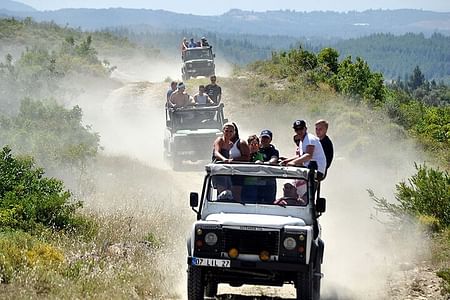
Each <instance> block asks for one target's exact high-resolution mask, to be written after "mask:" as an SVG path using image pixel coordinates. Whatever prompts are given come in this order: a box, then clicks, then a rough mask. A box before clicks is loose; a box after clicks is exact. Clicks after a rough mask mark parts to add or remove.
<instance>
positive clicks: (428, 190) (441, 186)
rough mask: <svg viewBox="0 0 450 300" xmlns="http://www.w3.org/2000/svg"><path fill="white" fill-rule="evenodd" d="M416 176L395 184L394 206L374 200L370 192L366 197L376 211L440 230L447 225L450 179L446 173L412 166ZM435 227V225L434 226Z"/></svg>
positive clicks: (383, 201) (448, 220)
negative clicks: (425, 222) (429, 223)
mask: <svg viewBox="0 0 450 300" xmlns="http://www.w3.org/2000/svg"><path fill="white" fill-rule="evenodd" d="M415 167H416V170H417V173H416V174H415V175H413V176H412V177H411V178H409V179H408V182H400V183H399V184H397V185H396V194H395V199H396V200H397V202H398V204H397V203H389V202H388V201H387V200H386V199H384V198H378V197H376V196H375V195H374V193H373V192H372V191H369V194H370V196H371V197H372V199H373V200H374V201H375V203H376V206H377V208H378V209H379V210H381V211H384V212H387V213H389V214H391V215H393V216H396V217H401V216H403V215H412V216H415V217H417V218H421V219H422V220H428V221H432V223H433V224H434V225H435V226H432V228H436V229H438V228H440V227H441V225H442V226H444V227H449V226H450V177H449V175H448V172H447V171H440V170H435V169H433V168H430V167H427V166H421V165H419V166H418V165H415ZM436 225H438V226H436Z"/></svg>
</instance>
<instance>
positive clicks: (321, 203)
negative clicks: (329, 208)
mask: <svg viewBox="0 0 450 300" xmlns="http://www.w3.org/2000/svg"><path fill="white" fill-rule="evenodd" d="M326 202H327V201H326V199H325V198H319V199H317V201H316V211H317V212H318V213H324V212H325V208H326Z"/></svg>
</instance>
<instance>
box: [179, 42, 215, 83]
mask: <svg viewBox="0 0 450 300" xmlns="http://www.w3.org/2000/svg"><path fill="white" fill-rule="evenodd" d="M214 57H215V54H214V53H213V51H212V47H211V46H209V47H197V48H188V49H186V50H185V51H183V55H182V60H183V65H182V67H181V74H182V78H183V80H184V81H186V80H189V79H190V78H192V77H197V76H206V77H209V76H211V75H214V74H215V69H216V65H215V64H214Z"/></svg>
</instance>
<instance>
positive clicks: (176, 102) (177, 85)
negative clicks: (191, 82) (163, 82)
mask: <svg viewBox="0 0 450 300" xmlns="http://www.w3.org/2000/svg"><path fill="white" fill-rule="evenodd" d="M210 81H211V83H210V84H208V85H207V86H204V85H199V86H198V93H196V94H195V95H194V96H193V97H192V96H190V95H189V94H187V93H186V85H185V84H184V83H183V82H176V81H172V82H171V83H170V87H169V90H168V91H167V106H168V107H173V108H182V107H186V106H193V105H218V104H219V103H220V101H221V99H222V88H221V87H220V86H219V85H218V84H217V77H216V76H215V75H213V76H211V77H210Z"/></svg>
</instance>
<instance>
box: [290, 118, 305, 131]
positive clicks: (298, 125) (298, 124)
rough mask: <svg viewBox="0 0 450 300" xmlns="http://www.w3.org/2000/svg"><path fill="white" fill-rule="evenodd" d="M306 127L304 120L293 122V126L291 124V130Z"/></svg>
mask: <svg viewBox="0 0 450 300" xmlns="http://www.w3.org/2000/svg"><path fill="white" fill-rule="evenodd" d="M305 127H306V122H305V121H304V120H296V121H295V122H294V124H292V128H294V129H295V128H301V129H303V128H305Z"/></svg>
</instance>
